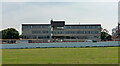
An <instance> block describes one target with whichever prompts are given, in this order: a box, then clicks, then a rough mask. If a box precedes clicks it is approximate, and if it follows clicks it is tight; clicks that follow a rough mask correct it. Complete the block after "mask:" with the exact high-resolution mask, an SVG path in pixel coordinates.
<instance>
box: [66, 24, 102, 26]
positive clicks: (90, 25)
mask: <svg viewBox="0 0 120 66" xmlns="http://www.w3.org/2000/svg"><path fill="white" fill-rule="evenodd" d="M65 26H101V24H68V25H65Z"/></svg>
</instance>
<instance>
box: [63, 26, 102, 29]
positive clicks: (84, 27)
mask: <svg viewBox="0 0 120 66" xmlns="http://www.w3.org/2000/svg"><path fill="white" fill-rule="evenodd" d="M64 28H65V29H98V28H101V26H65V27H64Z"/></svg>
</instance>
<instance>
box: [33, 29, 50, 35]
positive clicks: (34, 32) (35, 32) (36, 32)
mask: <svg viewBox="0 0 120 66" xmlns="http://www.w3.org/2000/svg"><path fill="white" fill-rule="evenodd" d="M39 33H44V34H46V33H49V31H45V30H44V31H38V30H36V31H35V30H34V31H32V34H39Z"/></svg>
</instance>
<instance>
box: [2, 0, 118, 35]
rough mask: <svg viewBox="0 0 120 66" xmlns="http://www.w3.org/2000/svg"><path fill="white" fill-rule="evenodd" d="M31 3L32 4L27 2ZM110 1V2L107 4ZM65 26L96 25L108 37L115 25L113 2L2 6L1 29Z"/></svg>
mask: <svg viewBox="0 0 120 66" xmlns="http://www.w3.org/2000/svg"><path fill="white" fill-rule="evenodd" d="M31 1H32V0H31ZM110 1H112V0H110ZM51 18H53V19H54V20H65V21H66V24H79V22H80V23H81V24H82V23H83V24H84V23H88V24H90V23H95V24H97V23H100V24H102V27H103V28H106V29H108V30H109V32H110V33H111V30H112V28H114V27H115V26H116V25H117V23H118V3H117V2H3V3H2V29H5V28H8V27H14V28H16V29H17V30H18V31H20V32H21V29H20V25H21V24H22V23H46V24H48V23H50V19H51Z"/></svg>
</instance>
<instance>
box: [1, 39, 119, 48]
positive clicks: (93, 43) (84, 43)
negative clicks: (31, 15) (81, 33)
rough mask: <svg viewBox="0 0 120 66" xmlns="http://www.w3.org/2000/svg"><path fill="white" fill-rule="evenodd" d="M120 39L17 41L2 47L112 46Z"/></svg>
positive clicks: (116, 44)
mask: <svg viewBox="0 0 120 66" xmlns="http://www.w3.org/2000/svg"><path fill="white" fill-rule="evenodd" d="M119 43H120V41H107V42H56V43H17V44H0V49H17V48H55V47H110V46H120V45H119Z"/></svg>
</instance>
